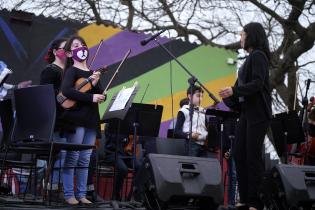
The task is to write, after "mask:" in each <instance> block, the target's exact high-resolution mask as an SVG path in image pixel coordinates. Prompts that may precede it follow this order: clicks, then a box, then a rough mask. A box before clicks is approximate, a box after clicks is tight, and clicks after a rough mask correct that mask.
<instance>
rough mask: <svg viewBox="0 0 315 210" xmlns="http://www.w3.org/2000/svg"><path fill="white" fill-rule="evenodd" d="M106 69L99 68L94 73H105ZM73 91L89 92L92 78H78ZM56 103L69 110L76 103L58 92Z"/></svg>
mask: <svg viewBox="0 0 315 210" xmlns="http://www.w3.org/2000/svg"><path fill="white" fill-rule="evenodd" d="M107 70H108V69H107V68H104V67H102V68H99V69H97V70H96V71H95V72H101V73H103V72H106V71H107ZM74 87H75V89H76V90H78V91H80V92H81V93H86V92H88V91H89V90H91V89H92V78H91V77H89V78H79V79H78V80H77V81H76V82H75V85H74ZM57 102H58V103H59V104H60V105H61V107H63V108H64V109H71V108H73V107H75V105H76V103H77V101H75V100H71V99H68V98H67V97H66V96H64V95H63V93H62V92H60V93H59V94H58V95H57Z"/></svg>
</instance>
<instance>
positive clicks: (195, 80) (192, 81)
mask: <svg viewBox="0 0 315 210" xmlns="http://www.w3.org/2000/svg"><path fill="white" fill-rule="evenodd" d="M154 41H155V43H157V44H158V45H159V46H160V47H161V48H162V49H163V50H164V51H165V52H166V53H167V54H168V55H169V56H170V57H171V58H173V59H174V60H175V61H176V63H177V64H178V65H179V66H180V67H181V68H182V69H183V70H184V71H185V72H186V73H187V74H188V75H189V76H190V78H189V79H188V83H189V87H190V91H191V92H190V95H191V97H190V106H189V117H190V127H189V142H188V148H187V149H188V151H187V152H188V155H189V153H190V144H191V142H192V118H193V114H194V105H193V103H192V102H193V101H192V95H193V92H192V87H193V86H194V85H195V83H197V84H198V85H199V86H200V87H201V88H202V89H204V90H205V91H206V92H207V93H208V95H209V97H210V98H211V99H212V100H213V101H214V105H216V104H218V103H219V102H220V101H219V100H218V99H217V98H216V97H215V96H214V95H213V94H212V93H211V92H210V91H209V90H208V89H207V88H206V87H205V86H204V85H203V84H202V83H201V82H200V81H199V80H198V78H197V77H196V76H194V75H193V74H192V73H191V72H190V71H189V70H188V69H187V68H186V67H185V66H184V65H183V64H182V63H181V62H179V61H178V59H177V58H176V57H175V55H174V54H173V53H172V52H171V51H169V50H168V49H167V48H166V47H165V46H164V45H163V44H161V43H160V42H159V41H158V40H157V39H154Z"/></svg>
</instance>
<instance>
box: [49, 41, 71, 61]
mask: <svg viewBox="0 0 315 210" xmlns="http://www.w3.org/2000/svg"><path fill="white" fill-rule="evenodd" d="M65 41H67V40H66V39H64V38H60V39H56V40H54V41H53V42H52V43H51V45H50V47H49V49H48V52H47V54H46V56H45V58H44V59H45V60H46V61H47V63H53V62H54V61H55V59H56V57H55V55H54V50H58V49H59V47H60V44H61V43H62V42H65Z"/></svg>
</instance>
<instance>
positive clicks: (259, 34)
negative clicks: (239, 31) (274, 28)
mask: <svg viewBox="0 0 315 210" xmlns="http://www.w3.org/2000/svg"><path fill="white" fill-rule="evenodd" d="M243 30H244V32H245V33H246V38H245V44H244V49H245V50H248V49H249V48H252V49H253V50H262V51H263V52H264V53H265V54H266V56H267V58H268V59H269V60H270V49H269V42H268V38H267V35H266V32H265V30H264V28H263V26H262V25H261V24H260V23H256V22H252V23H248V24H247V25H245V26H244V29H243Z"/></svg>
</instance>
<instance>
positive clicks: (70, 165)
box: [63, 127, 96, 200]
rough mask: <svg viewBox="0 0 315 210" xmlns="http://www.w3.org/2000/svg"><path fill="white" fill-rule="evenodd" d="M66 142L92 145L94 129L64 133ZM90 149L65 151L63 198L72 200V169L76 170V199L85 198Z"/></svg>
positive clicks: (78, 128)
mask: <svg viewBox="0 0 315 210" xmlns="http://www.w3.org/2000/svg"><path fill="white" fill-rule="evenodd" d="M66 138H67V142H69V143H73V144H87V145H94V143H95V139H96V131H95V130H94V129H89V128H84V127H76V131H75V133H66ZM91 153H92V149H89V150H82V151H67V152H66V158H65V162H64V169H63V190H64V198H65V199H66V200H67V199H69V198H74V197H75V195H74V183H73V182H74V167H78V168H77V169H76V184H77V185H76V197H77V198H78V199H81V198H84V197H85V196H86V184H87V177H88V167H89V163H90V156H91Z"/></svg>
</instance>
